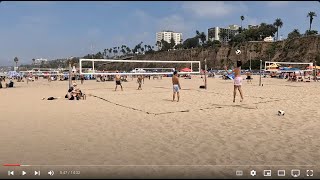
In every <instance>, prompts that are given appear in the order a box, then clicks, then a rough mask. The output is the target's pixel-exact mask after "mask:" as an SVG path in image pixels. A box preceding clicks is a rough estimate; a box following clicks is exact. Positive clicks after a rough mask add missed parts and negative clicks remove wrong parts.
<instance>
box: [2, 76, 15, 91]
mask: <svg viewBox="0 0 320 180" xmlns="http://www.w3.org/2000/svg"><path fill="white" fill-rule="evenodd" d="M2 81H3V82H6V80H5V78H0V89H1V88H3V87H4V86H2ZM13 85H14V82H13V80H12V78H10V80H9V83H5V87H6V88H12V87H13Z"/></svg>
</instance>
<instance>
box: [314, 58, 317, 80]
mask: <svg viewBox="0 0 320 180" xmlns="http://www.w3.org/2000/svg"><path fill="white" fill-rule="evenodd" d="M314 82H317V61H314Z"/></svg>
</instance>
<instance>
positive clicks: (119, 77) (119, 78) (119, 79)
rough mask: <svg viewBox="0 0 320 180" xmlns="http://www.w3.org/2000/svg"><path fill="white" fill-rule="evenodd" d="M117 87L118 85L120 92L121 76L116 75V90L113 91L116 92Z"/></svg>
mask: <svg viewBox="0 0 320 180" xmlns="http://www.w3.org/2000/svg"><path fill="white" fill-rule="evenodd" d="M117 73H119V72H118V71H117ZM118 85H120V87H121V91H123V89H122V85H121V76H120V75H119V74H117V75H116V88H115V89H114V90H115V91H117V87H118Z"/></svg>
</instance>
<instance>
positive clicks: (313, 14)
mask: <svg viewBox="0 0 320 180" xmlns="http://www.w3.org/2000/svg"><path fill="white" fill-rule="evenodd" d="M307 17H309V18H310V27H309V31H311V24H312V21H313V17H317V14H316V13H315V12H312V11H310V12H309V13H308V15H307Z"/></svg>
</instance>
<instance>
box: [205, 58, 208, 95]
mask: <svg viewBox="0 0 320 180" xmlns="http://www.w3.org/2000/svg"><path fill="white" fill-rule="evenodd" d="M204 63H205V65H204V87H205V89H207V69H208V67H207V59H204Z"/></svg>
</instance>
